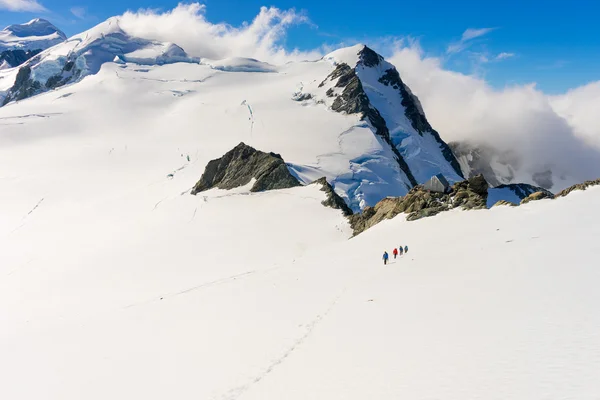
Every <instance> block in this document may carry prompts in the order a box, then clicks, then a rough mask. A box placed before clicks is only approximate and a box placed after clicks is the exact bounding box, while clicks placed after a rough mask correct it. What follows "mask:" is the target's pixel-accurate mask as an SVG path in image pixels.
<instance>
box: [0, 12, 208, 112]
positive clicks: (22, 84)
mask: <svg viewBox="0 0 600 400" xmlns="http://www.w3.org/2000/svg"><path fill="white" fill-rule="evenodd" d="M112 61H115V62H117V63H123V62H135V63H138V64H150V65H163V64H168V63H174V62H192V63H195V62H198V60H196V59H193V58H191V57H189V56H188V55H187V54H186V53H185V51H184V50H183V49H182V48H181V47H179V46H177V45H175V44H173V43H161V42H155V41H150V40H146V39H141V38H135V37H131V36H130V35H128V34H127V33H125V32H124V31H123V30H122V29H121V27H120V26H119V20H118V18H116V17H115V18H110V19H108V20H107V21H105V22H103V23H101V24H99V25H97V26H95V27H94V28H92V29H90V30H88V31H86V32H83V33H81V34H79V35H75V36H73V37H71V38H69V39H68V40H67V41H65V42H63V43H61V44H58V45H56V46H54V47H52V48H51V49H48V50H47V51H44V52H43V53H41V54H40V56H39V57H35V58H34V59H32V60H30V61H29V62H27V63H26V64H24V66H23V67H21V68H20V71H23V72H22V74H23V76H22V78H21V80H19V79H17V77H18V75H17V71H10V72H9V73H7V74H6V75H4V76H0V78H3V79H2V80H3V84H0V92H2V91H4V95H3V97H4V103H8V102H11V101H14V100H22V99H25V98H28V97H31V96H32V95H35V94H39V93H41V92H44V91H46V90H49V89H54V88H56V87H59V86H63V85H65V84H68V83H74V82H77V81H79V80H80V79H82V78H83V77H85V76H87V75H90V74H96V73H98V71H99V70H100V68H101V66H102V65H103V64H104V63H107V62H112ZM9 84H11V85H12V86H9ZM1 94H2V93H0V95H1ZM0 97H2V96H0Z"/></svg>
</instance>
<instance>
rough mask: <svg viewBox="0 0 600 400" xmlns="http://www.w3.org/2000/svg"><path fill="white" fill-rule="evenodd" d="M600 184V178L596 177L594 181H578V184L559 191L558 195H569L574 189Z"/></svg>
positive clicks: (584, 188)
mask: <svg viewBox="0 0 600 400" xmlns="http://www.w3.org/2000/svg"><path fill="white" fill-rule="evenodd" d="M597 185H600V179H596V180H594V181H585V182H583V183H578V184H577V185H573V186H571V187H569V188H567V189H565V190H563V191H561V192H559V193H557V194H556V197H564V196H566V195H568V194H569V193H571V192H573V191H574V190H586V189H587V188H589V187H591V186H597Z"/></svg>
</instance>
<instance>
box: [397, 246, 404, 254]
mask: <svg viewBox="0 0 600 400" xmlns="http://www.w3.org/2000/svg"><path fill="white" fill-rule="evenodd" d="M398 249H399V250H400V255H401V256H402V253H404V247H402V246H398Z"/></svg>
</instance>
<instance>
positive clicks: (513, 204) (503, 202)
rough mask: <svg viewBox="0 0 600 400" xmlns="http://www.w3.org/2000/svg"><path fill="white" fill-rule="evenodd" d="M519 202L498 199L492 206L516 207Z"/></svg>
mask: <svg viewBox="0 0 600 400" xmlns="http://www.w3.org/2000/svg"><path fill="white" fill-rule="evenodd" d="M517 205H518V204H515V203H512V202H510V201H507V200H498V201H497V202H496V203H495V204H494V205H493V206H492V207H499V206H510V207H516V206H517Z"/></svg>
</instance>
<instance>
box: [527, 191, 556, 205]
mask: <svg viewBox="0 0 600 400" xmlns="http://www.w3.org/2000/svg"><path fill="white" fill-rule="evenodd" d="M548 193H549V192H547V191H543V192H535V193H532V194H530V195H529V196H527V197H525V198H524V199H523V200H521V204H527V203H529V202H530V201H537V200H542V199H553V198H554V196H553V195H552V194H548Z"/></svg>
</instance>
